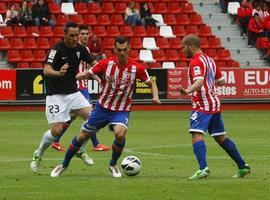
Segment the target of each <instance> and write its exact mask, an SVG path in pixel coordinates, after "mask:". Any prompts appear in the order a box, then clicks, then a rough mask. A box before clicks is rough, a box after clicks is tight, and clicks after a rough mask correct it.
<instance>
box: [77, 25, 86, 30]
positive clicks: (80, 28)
mask: <svg viewBox="0 0 270 200" xmlns="http://www.w3.org/2000/svg"><path fill="white" fill-rule="evenodd" d="M81 30H88V26H87V25H80V26H79V31H81Z"/></svg>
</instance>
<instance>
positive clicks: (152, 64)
mask: <svg viewBox="0 0 270 200" xmlns="http://www.w3.org/2000/svg"><path fill="white" fill-rule="evenodd" d="M148 66H149V68H150V69H154V68H162V65H161V63H160V62H153V63H149V65H148Z"/></svg>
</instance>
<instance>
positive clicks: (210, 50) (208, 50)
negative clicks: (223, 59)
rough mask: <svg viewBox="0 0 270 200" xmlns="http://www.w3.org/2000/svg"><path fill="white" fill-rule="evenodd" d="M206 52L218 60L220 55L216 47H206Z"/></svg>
mask: <svg viewBox="0 0 270 200" xmlns="http://www.w3.org/2000/svg"><path fill="white" fill-rule="evenodd" d="M204 52H205V54H206V55H208V56H210V57H211V58H212V59H213V60H215V61H216V60H218V55H217V51H216V49H206V50H205V51H204Z"/></svg>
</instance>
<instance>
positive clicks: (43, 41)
mask: <svg viewBox="0 0 270 200" xmlns="http://www.w3.org/2000/svg"><path fill="white" fill-rule="evenodd" d="M50 47H51V45H50V42H49V38H38V39H37V49H49V48H50Z"/></svg>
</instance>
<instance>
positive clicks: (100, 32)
mask: <svg viewBox="0 0 270 200" xmlns="http://www.w3.org/2000/svg"><path fill="white" fill-rule="evenodd" d="M93 32H94V34H95V35H97V36H98V37H105V36H106V35H107V34H106V29H105V26H95V27H94V30H93Z"/></svg>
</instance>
